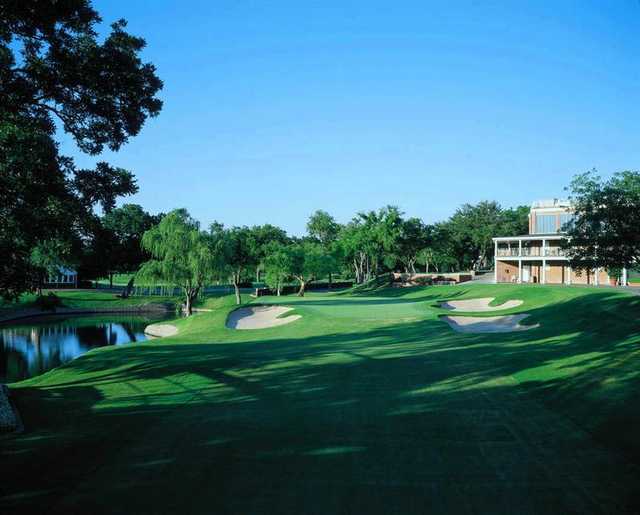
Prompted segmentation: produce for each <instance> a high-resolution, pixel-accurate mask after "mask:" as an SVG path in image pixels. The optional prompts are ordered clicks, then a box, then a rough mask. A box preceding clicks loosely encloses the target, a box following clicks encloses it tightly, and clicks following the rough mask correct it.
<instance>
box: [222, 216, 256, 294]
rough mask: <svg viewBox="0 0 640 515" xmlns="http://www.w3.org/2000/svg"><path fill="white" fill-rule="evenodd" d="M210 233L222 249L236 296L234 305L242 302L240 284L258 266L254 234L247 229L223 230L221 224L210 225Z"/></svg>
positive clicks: (232, 228) (233, 228)
mask: <svg viewBox="0 0 640 515" xmlns="http://www.w3.org/2000/svg"><path fill="white" fill-rule="evenodd" d="M210 233H211V235H212V237H213V238H214V239H215V241H217V242H220V245H221V246H222V247H223V248H224V255H225V257H224V261H225V267H226V270H227V273H228V275H229V276H230V277H231V283H232V284H233V288H234V291H235V295H236V304H240V303H241V302H242V298H241V296H240V284H241V283H242V280H243V279H244V278H245V276H247V275H248V274H250V273H252V272H253V271H254V270H255V267H257V266H258V257H257V254H256V246H255V240H254V233H253V231H252V230H251V229H250V228H249V227H231V228H230V229H224V227H223V226H222V224H219V223H215V222H214V223H213V224H211V228H210Z"/></svg>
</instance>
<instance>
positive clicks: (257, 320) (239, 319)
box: [227, 306, 301, 329]
mask: <svg viewBox="0 0 640 515" xmlns="http://www.w3.org/2000/svg"><path fill="white" fill-rule="evenodd" d="M292 309H293V308H285V307H284V306H252V307H250V308H240V309H236V310H235V311H232V312H231V313H230V314H229V317H228V318H227V327H228V328H229V329H266V328H267V327H276V326H279V325H285V324H290V323H291V322H295V321H296V320H298V319H299V318H301V317H300V315H291V316H288V317H284V318H278V317H279V316H280V315H283V314H284V313H287V312H288V311H291V310H292Z"/></svg>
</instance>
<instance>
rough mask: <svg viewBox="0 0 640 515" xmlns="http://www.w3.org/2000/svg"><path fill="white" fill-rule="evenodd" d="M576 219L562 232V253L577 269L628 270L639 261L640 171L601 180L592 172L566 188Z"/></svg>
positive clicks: (625, 172)
mask: <svg viewBox="0 0 640 515" xmlns="http://www.w3.org/2000/svg"><path fill="white" fill-rule="evenodd" d="M569 189H570V191H571V203H572V206H573V209H574V213H575V216H574V218H573V220H572V221H571V222H570V223H569V224H568V226H567V227H565V228H564V229H565V230H566V231H567V236H568V239H567V241H566V243H565V252H566V253H567V255H568V256H569V258H570V260H571V266H572V267H574V268H576V269H578V270H585V269H593V268H595V267H604V268H608V269H610V270H619V269H622V268H629V267H630V266H633V265H634V264H637V263H638V259H639V258H640V229H639V228H640V172H637V171H624V172H619V173H616V174H614V175H613V177H611V178H610V179H608V180H603V179H602V178H601V177H599V176H598V175H597V173H596V172H595V170H594V171H591V172H587V173H584V174H580V175H577V176H575V177H574V178H573V180H572V182H571V185H570V186H569Z"/></svg>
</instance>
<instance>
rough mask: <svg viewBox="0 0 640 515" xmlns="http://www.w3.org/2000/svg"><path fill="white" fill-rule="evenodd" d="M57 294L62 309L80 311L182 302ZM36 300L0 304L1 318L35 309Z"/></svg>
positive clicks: (89, 292) (89, 293)
mask: <svg viewBox="0 0 640 515" xmlns="http://www.w3.org/2000/svg"><path fill="white" fill-rule="evenodd" d="M47 293H48V292H47V291H45V292H44V294H45V295H47ZM55 294H56V295H57V296H58V297H59V298H60V300H61V301H62V305H61V306H60V307H63V308H72V309H78V310H92V309H95V310H100V309H118V308H130V307H144V306H148V305H151V304H166V305H169V304H171V305H175V304H176V303H179V302H180V300H181V299H180V298H179V297H163V296H159V295H154V296H144V297H129V298H127V299H121V298H119V297H118V296H117V295H116V294H114V293H112V292H101V291H92V290H57V291H55ZM35 300H36V295H35V294H26V295H23V296H22V297H20V300H19V301H18V302H11V303H3V304H0V317H4V316H8V315H11V314H14V313H20V312H22V311H24V310H25V309H31V308H34V307H35Z"/></svg>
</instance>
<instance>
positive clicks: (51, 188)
mask: <svg viewBox="0 0 640 515" xmlns="http://www.w3.org/2000/svg"><path fill="white" fill-rule="evenodd" d="M100 21H101V20H100V17H99V15H98V14H97V12H96V11H95V10H94V9H93V8H92V7H91V4H90V2H89V1H88V0H65V1H53V0H21V1H19V2H18V1H6V2H0V252H2V255H3V259H2V264H1V265H0V295H2V296H3V297H5V298H15V297H16V296H18V295H19V294H20V293H21V292H23V291H25V290H28V289H29V288H31V287H32V285H33V284H32V277H33V265H32V263H31V261H30V256H31V251H32V249H34V248H35V247H36V246H37V245H38V243H39V242H41V241H45V240H47V239H56V240H59V241H67V242H69V243H70V244H71V245H72V248H74V249H77V248H78V244H79V243H78V242H85V241H89V240H90V239H91V236H92V235H91V233H90V232H89V231H90V229H91V227H92V226H95V224H93V221H92V218H93V217H94V216H95V215H94V214H93V207H94V206H95V205H98V204H99V205H101V207H102V208H103V210H104V211H106V212H108V211H110V210H111V209H113V207H114V206H115V199H116V198H117V197H118V196H121V195H127V194H130V193H133V192H135V191H136V189H137V188H136V185H135V181H134V179H133V175H132V174H131V173H130V172H128V171H126V170H123V169H120V168H114V167H112V166H110V165H109V164H107V163H104V162H100V163H98V164H97V166H96V168H95V169H93V170H77V169H76V168H75V166H74V164H73V161H72V160H71V159H70V158H68V157H64V156H61V155H59V153H58V145H57V144H56V142H55V140H54V137H55V135H56V127H60V128H61V130H62V131H64V132H66V133H67V134H68V135H70V136H71V138H72V139H73V140H74V141H75V142H76V144H77V145H78V147H79V148H80V149H81V150H82V151H83V152H86V153H89V154H92V155H96V154H99V153H100V152H101V151H102V150H103V149H104V148H105V147H107V148H109V149H111V150H118V149H119V148H120V147H121V146H122V145H123V144H125V143H126V142H127V140H128V139H129V138H130V137H132V136H135V135H136V134H138V133H139V131H140V129H141V128H142V126H143V125H144V122H145V121H146V119H147V118H148V117H149V116H155V115H157V114H158V113H159V112H160V109H161V107H162V103H161V101H160V100H159V99H158V98H157V97H156V94H157V93H158V91H159V90H160V89H161V87H162V83H161V81H160V80H159V79H158V77H157V76H156V74H155V69H154V67H153V65H151V64H146V63H143V62H142V61H141V60H140V57H139V54H140V51H141V50H142V48H143V47H144V40H142V39H141V38H138V37H135V36H132V35H130V34H128V33H127V32H126V30H125V28H126V23H125V22H124V21H123V20H121V21H119V22H117V23H115V24H113V25H112V27H111V31H110V33H109V34H108V35H107V36H106V37H105V38H103V39H100V38H99V37H98V35H97V30H96V25H97V24H98V23H99V22H100Z"/></svg>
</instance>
